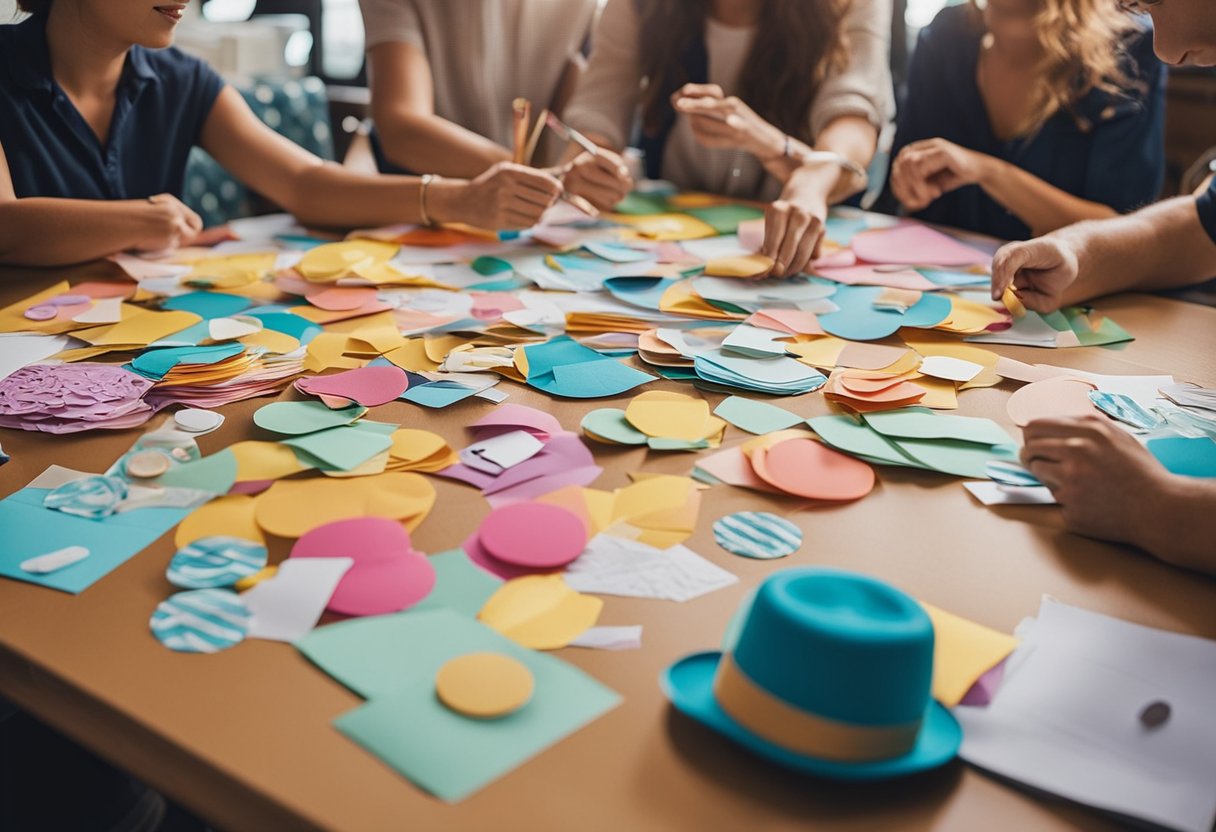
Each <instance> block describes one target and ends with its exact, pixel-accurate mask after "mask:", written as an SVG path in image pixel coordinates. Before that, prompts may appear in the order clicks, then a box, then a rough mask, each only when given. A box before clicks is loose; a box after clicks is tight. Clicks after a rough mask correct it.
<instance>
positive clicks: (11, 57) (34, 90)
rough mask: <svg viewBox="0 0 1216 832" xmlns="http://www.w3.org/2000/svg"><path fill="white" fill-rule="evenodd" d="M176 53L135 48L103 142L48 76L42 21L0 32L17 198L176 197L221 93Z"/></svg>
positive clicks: (6, 131) (3, 107) (1, 127)
mask: <svg viewBox="0 0 1216 832" xmlns="http://www.w3.org/2000/svg"><path fill="white" fill-rule="evenodd" d="M223 86H224V82H223V80H222V79H221V78H220V77H219V75H217V74H216V73H215V71H214V70H213V69H211V68H210V67H209V66H207V64H205V63H204V62H202V61H200V60H198V59H197V58H192V57H190V56H188V55H185V54H183V53H182V52H179V51H178V50H176V49H144V48H143V47H141V46H133V47H131V51H130V52H129V53H128V54H127V61H126V64H125V66H124V68H123V73H122V79H121V81H120V82H119V85H118V90H117V93H116V100H115V103H114V115H113V119H112V121H111V123H110V133H109V136H108V138H107V139H106V141H105V142H102V141H99V140H98V138H97V134H95V133H94V132H93V130H92V128H91V127H89V125H88V123H87V122H86V121H85V120H84V117H83V116H81V115H80V113H79V111H77V109H76V107H75V106H74V105H73V104H72V102H71V100H70V99H69V98H68V97H67V95H66V94H65V93H64V92H63V90H62V89H60V87H59V84H57V83H56V82H55V79H54V77H53V76H52V75H51V61H50V55H49V53H48V51H47V44H46V16H45V14H41V15H34V16H33V17H31V18H29V19H28V20H25V21H24V22H22V23H18V24H16V25H4V26H0V144H2V145H3V146H4V153H5V155H6V156H7V157H8V167H9V173H10V174H11V175H12V178H13V187H14V189H15V190H16V193H17V196H18V197H31V196H41V197H58V198H65V199H142V198H144V197H148V196H152V195H153V194H159V193H170V194H174V195H176V196H178V197H180V196H181V192H182V178H183V176H184V175H185V170H186V158H187V157H188V156H189V154H190V148H191V147H193V146H194V144H195V143H196V142H197V141H198V137H199V133H200V132H201V131H202V129H203V123H204V122H205V121H206V119H207V115H208V114H209V113H210V112H211V107H212V105H213V104H215V99H216V97H217V96H218V95H219V94H220V90H221V89H223Z"/></svg>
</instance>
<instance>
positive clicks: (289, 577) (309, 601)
mask: <svg viewBox="0 0 1216 832" xmlns="http://www.w3.org/2000/svg"><path fill="white" fill-rule="evenodd" d="M354 562H355V561H354V559H353V558H288V559H287V560H285V561H283V562H282V563H281V564H279V571H278V572H277V573H275V575H274V577H272V578H267V579H266V580H264V581H262V582H261V583H259V584H257V585H255V586H254V587H252V588H251V589H249V590H247V591H245V592H244V593H242V594H241V600H243V601H244V602H245V606H246V607H248V608H249V612H250V613H251V614H252V618H251V619H250V621H249V637H250V638H264V639H270V640H272V641H295V640H296V639H298V638H302V637H303V636H305V635H306V634H307V633H308V632H309V631H311V630H312V628H313V627H315V626H316V625H317V621H318V620H319V619H320V618H321V613H323V612H324V611H325V605H326V604H328V603H329V599H330V598H331V597H332V596H333V594H334V589H336V588H337V586H338V582H339V581H341V580H342V576H343V575H345V574H346V571H347V570H348V569H350V567H351V564H353V563H354Z"/></svg>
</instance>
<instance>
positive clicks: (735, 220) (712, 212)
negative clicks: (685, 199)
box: [684, 204, 764, 234]
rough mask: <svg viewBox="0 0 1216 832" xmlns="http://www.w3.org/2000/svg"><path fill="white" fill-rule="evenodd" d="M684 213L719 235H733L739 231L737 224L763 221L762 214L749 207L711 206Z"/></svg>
mask: <svg viewBox="0 0 1216 832" xmlns="http://www.w3.org/2000/svg"><path fill="white" fill-rule="evenodd" d="M684 213H685V214H691V215H692V216H694V217H696V218H697V219H699V220H700V221H701V222H703V223H705V224H706V225H708V226H711V227H712V228H713V229H714V231H717V232H718V233H719V234H734V233H736V232H738V230H739V223H741V222H746V221H748V220H761V219H764V212H763V211H761V210H760V209H759V208H753V207H751V206H750V205H733V204H731V205H711V206H709V207H708V208H689V209H688V210H686V211H685V212H684Z"/></svg>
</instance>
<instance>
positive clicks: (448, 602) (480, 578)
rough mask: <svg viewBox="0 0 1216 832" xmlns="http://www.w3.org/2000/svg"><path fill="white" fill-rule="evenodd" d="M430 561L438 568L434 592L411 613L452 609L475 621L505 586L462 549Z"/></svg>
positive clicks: (435, 556)
mask: <svg viewBox="0 0 1216 832" xmlns="http://www.w3.org/2000/svg"><path fill="white" fill-rule="evenodd" d="M427 560H428V561H429V562H430V564H431V566H433V567H434V568H435V588H434V589H432V590H431V593H430V595H428V596H426V597H425V598H423V599H422V600H421V601H419V602H418V603H417V604H415V605H414V606H412V607H410V612H411V613H415V612H420V611H422V610H432V609H449V610H454V611H455V612H458V613H460V614H461V615H467V616H468V617H469V618H474V617H476V615H477V613H479V612H481V608H482V607H484V606H485V605H486V601H488V600H490V596H491V595H493V594H494V593H495V592H496V591H497V590H498V588H499V587H500V586H502V583H503V582H502V579H501V578H497V577H495V576H493V575H491V574H490V573H489V572H487V571H485V570H484V569H482V568H481V567H480V566H477V565H476V564H474V563H473V561H471V560H469V556H468V555H466V554H465V553H464V550H463V549H452V550H451V551H448V552H441V553H439V554H437V555H431V556H430V557H428V558H427Z"/></svg>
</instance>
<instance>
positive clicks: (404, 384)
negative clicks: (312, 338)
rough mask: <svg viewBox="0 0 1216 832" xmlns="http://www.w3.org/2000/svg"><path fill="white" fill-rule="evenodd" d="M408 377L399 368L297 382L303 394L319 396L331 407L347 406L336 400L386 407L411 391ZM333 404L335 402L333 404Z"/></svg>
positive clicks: (362, 370)
mask: <svg viewBox="0 0 1216 832" xmlns="http://www.w3.org/2000/svg"><path fill="white" fill-rule="evenodd" d="M409 386H410V381H409V376H408V375H406V373H405V370H402V369H401V368H400V367H396V366H372V367H359V368H357V369H354V370H346V371H345V372H341V373H334V374H332V375H325V376H309V377H306V378H301V379H299V380H298V381H296V389H297V390H299V391H300V392H301V393H308V394H309V395H312V396H319V397H321V400H322V401H324V402H325V403H326V405H328V406H330V407H334V406H335V405H336V406H337V407H339V408H341V407H345V406H346V405H344V404H341V403H340V402H338V401H337V400H340V399H345V400H347V401H348V402H357V403H358V404H361V405H363V406H364V407H374V406H375V405H380V404H387V403H388V402H391V401H393V400H394V399H396V398H397V397H398V396H400V395H401V394H402V393H404V392H405V391H406V390H407V389H409ZM331 401H332V402H334V403H333V404H331Z"/></svg>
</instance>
